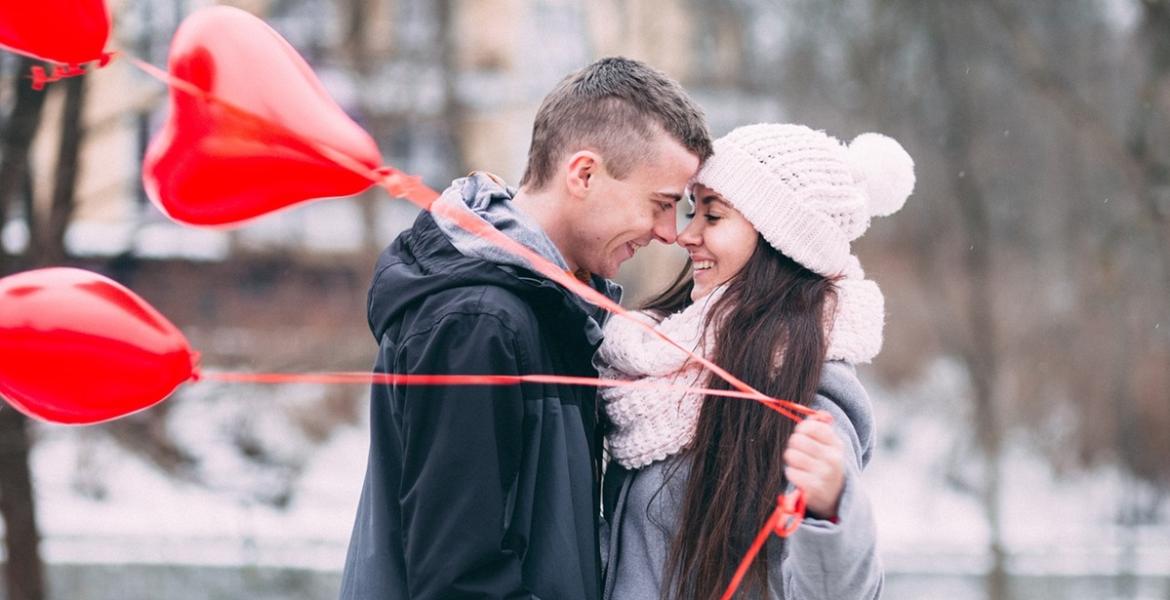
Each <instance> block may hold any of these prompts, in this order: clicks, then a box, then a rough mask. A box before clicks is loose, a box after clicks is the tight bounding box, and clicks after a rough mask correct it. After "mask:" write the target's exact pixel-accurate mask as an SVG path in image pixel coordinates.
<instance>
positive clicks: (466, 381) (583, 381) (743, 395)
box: [192, 371, 801, 421]
mask: <svg viewBox="0 0 1170 600" xmlns="http://www.w3.org/2000/svg"><path fill="white" fill-rule="evenodd" d="M192 379H195V380H207V381H218V382H223V383H263V384H277V383H322V384H352V383H360V384H381V385H424V386H426V385H436V386H446V385H516V384H518V383H549V384H558V385H583V386H590V387H599V388H601V387H623V388H640V389H656V390H669V391H672V392H680V393H688V394H703V395H708V396H719V397H723V398H739V399H744V400H754V401H757V402H764V403H766V404H769V405H772V406H773V407H774V408H775V410H777V411H779V412H782V413H783V414H785V415H786V416H788V417H789V418H790V419H793V420H797V421H799V420H800V418H801V417H800V416H799V415H796V414H794V413H791V412H789V411H788V409H787V405H788V404H790V403H788V402H785V401H784V400H778V399H776V398H767V399H766V400H760V399H759V398H756V397H755V396H754V395H752V394H749V393H747V392H740V391H736V390H716V389H710V388H701V387H693V386H687V385H672V384H661V383H653V382H650V381H646V380H641V379H604V378H598V377H576V376H570V375H451V374H441V375H425V374H418V373H370V372H366V371H351V372H335V373H235V372H224V371H202V372H199V373H197V374H195V375H194V376H193V377H192Z"/></svg>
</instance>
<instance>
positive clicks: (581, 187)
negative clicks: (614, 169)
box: [565, 150, 602, 198]
mask: <svg viewBox="0 0 1170 600" xmlns="http://www.w3.org/2000/svg"><path fill="white" fill-rule="evenodd" d="M565 168H566V170H567V177H566V181H565V183H566V187H568V189H569V193H570V194H571V195H572V196H574V197H576V198H584V197H585V196H586V195H588V194H589V190H590V189H591V188H592V186H593V183H594V180H593V177H594V176H596V175H597V174H598V173H600V172H601V169H602V166H601V157H600V156H598V154H597V153H596V152H593V151H592V150H578V151H577V152H574V153H573V154H572V156H570V157H569V159H568V161H566V163H565Z"/></svg>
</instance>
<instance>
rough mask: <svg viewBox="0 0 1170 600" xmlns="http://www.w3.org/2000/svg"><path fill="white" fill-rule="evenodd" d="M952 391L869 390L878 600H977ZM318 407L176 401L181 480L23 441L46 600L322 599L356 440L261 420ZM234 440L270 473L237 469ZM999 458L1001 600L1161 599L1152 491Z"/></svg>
mask: <svg viewBox="0 0 1170 600" xmlns="http://www.w3.org/2000/svg"><path fill="white" fill-rule="evenodd" d="M962 381H963V378H962V377H960V376H959V372H958V370H957V367H956V365H954V364H949V363H947V362H945V361H939V362H938V363H937V364H935V365H934V366H933V367H932V368H931V369H930V371H929V372H928V375H927V376H926V377H924V378H923V380H922V381H920V382H918V383H916V384H915V385H913V386H907V387H905V388H902V389H898V390H886V389H881V388H880V387H878V386H875V385H873V384H872V383H871V384H870V385H869V388H870V391H871V394H872V396H873V397H874V401H875V407H876V410H877V414H878V423H879V427H880V429H879V446H878V449H877V451H876V452H875V456H874V459H873V461H872V462H871V464H870V466H869V468H868V470H867V472H866V473H865V481H866V485H867V486H868V490H869V493H870V495H871V499H872V501H873V503H874V505H875V509H876V515H877V522H878V527H879V533H880V545H881V554H882V558H883V561H884V563H885V565H886V568H887V597H889V598H907V599H911V598H922V599H928V598H944V597H945V598H971V599H975V598H982V597H983V595H982V592H981V590H982V587H981V585H982V583H981V580H980V575H981V574H982V573H984V571H985V570H986V568H987V565H988V559H987V556H986V554H985V553H986V550H985V549H986V545H987V531H986V526H985V523H984V520H983V517H982V513H981V510H980V507H979V504H978V501H977V499H976V498H975V497H974V495H973V493H972V491H971V488H972V487H973V485H972V484H970V483H969V482H967V483H965V482H964V480H965V479H968V478H972V477H978V474H977V473H972V472H971V470H970V468H969V467H970V465H971V464H972V463H973V461H970V460H968V458H967V455H969V454H970V453H972V452H973V450H972V448H971V446H970V442H969V440H967V439H965V438H964V436H963V435H961V433H959V432H962V431H964V429H965V428H966V426H965V425H964V423H963V421H962V418H963V417H962V415H963V409H962V407H961V406H959V404H960V403H959V402H958V401H957V400H955V398H958V397H960V396H961V395H962V393H963V390H962V388H961V384H960V382H962ZM323 392H324V390H322V389H320V388H318V387H316V386H301V385H298V386H286V387H283V388H279V389H271V388H258V387H250V386H223V385H214V384H206V383H204V384H195V385H192V386H190V388H189V389H188V390H186V391H185V393H184V394H182V395H181V397H179V398H176V399H175V400H174V402H175V405H176V406H174V407H172V408H171V410H170V412H169V413H168V416H167V424H168V429H169V431H170V433H171V434H172V435H173V436H174V439H175V440H176V441H177V443H178V444H179V445H180V446H181V447H182V448H184V449H186V450H188V451H191V452H193V453H196V455H197V458H198V464H199V467H198V473H197V474H194V475H192V476H191V477H188V478H182V477H180V478H176V477H174V476H172V475H168V474H166V473H163V472H162V471H161V470H159V469H158V468H157V467H155V466H153V465H152V464H150V463H148V462H145V461H144V459H143V458H142V457H141V455H140V454H134V453H130V452H128V451H126V450H125V449H124V448H123V447H122V446H120V445H118V444H117V443H115V442H114V441H113V440H112V439H110V438H109V437H108V436H106V435H104V434H103V433H101V432H100V430H96V429H92V428H68V427H59V426H47V425H38V426H37V427H36V429H35V435H36V438H37V444H36V445H35V446H34V448H35V449H34V454H33V468H34V473H35V478H36V481H35V484H36V490H37V509H38V518H39V520H40V526H41V528H42V532H43V535H44V537H45V540H44V544H43V553H44V557H45V558H46V560H47V561H48V562H49V563H50V589H51V590H52V593H53V594H54V596H53V597H55V598H72V599H76V600H98V599H103V600H104V599H107V598H109V599H114V598H118V599H133V598H143V599H146V598H176V599H184V598H240V597H250V598H306V599H307V598H332V597H334V596H335V595H336V593H337V585H338V581H339V572H340V569H341V566H342V564H343V562H344V557H345V549H346V544H347V542H348V537H349V532H350V527H351V526H352V521H353V517H354V512H355V509H356V506H357V499H358V494H359V491H360V488H361V482H362V477H363V474H364V469H365V462H366V450H367V447H368V442H369V436H368V432H367V429H366V427H367V426H366V424H365V423H364V422H361V423H358V424H354V425H349V426H343V427H338V428H336V429H335V430H334V431H333V433H332V434H331V435H330V436H329V437H328V438H326V439H324V440H321V441H313V440H310V439H307V438H306V437H305V434H304V432H303V431H302V429H301V428H299V427H297V426H294V425H293V424H291V423H290V422H289V420H288V417H287V414H288V411H287V410H277V409H278V408H284V409H287V408H289V407H290V406H294V405H296V404H297V403H298V402H304V401H305V399H306V398H311V397H313V396H315V395H319V394H321V393H323ZM354 394H355V395H359V396H361V397H362V398H363V399H364V397H365V392H364V390H361V389H354ZM907 407H927V408H929V409H930V410H920V411H918V412H908V411H907V410H906V409H907ZM242 423H243V424H246V427H248V428H249V430H250V431H251V435H254V436H256V438H257V439H256V443H257V444H260V445H262V446H263V447H264V448H265V451H266V455H267V456H270V457H274V458H273V459H271V460H270V463H271V464H267V465H266V464H262V463H257V462H256V461H255V460H253V459H251V458H249V457H247V456H245V455H242V454H241V453H240V451H239V446H238V444H236V443H235V442H234V440H235V438H236V436H237V435H238V430H239V428H240V427H241V426H242V425H241V424H242ZM1005 454H1006V456H1005V458H1004V473H1005V482H1004V486H1005V488H1004V491H1003V494H1004V498H1003V508H1004V513H1003V520H1004V530H1005V532H1006V540H1005V541H1006V543H1007V545H1008V550H1009V553H1010V556H1011V560H1010V562H1009V566H1010V571H1011V573H1012V581H1013V586H1015V589H1016V590H1018V591H1017V595H1018V597H1021V598H1037V599H1043V598H1089V597H1092V598H1119V599H1120V598H1149V599H1155V598H1157V599H1163V600H1164V599H1165V598H1167V597H1170V527H1167V526H1166V525H1165V524H1160V525H1124V524H1123V523H1122V522H1121V520H1120V518H1119V507H1121V506H1125V505H1126V504H1127V502H1126V501H1125V497H1126V496H1127V495H1131V494H1143V493H1149V494H1152V493H1153V492H1152V491H1151V490H1143V489H1141V487H1140V486H1138V487H1134V484H1132V483H1131V482H1129V480H1127V479H1126V478H1125V477H1123V476H1121V475H1120V474H1118V473H1116V472H1113V471H1110V470H1101V471H1094V472H1083V473H1078V474H1076V475H1072V476H1057V475H1056V474H1054V473H1053V471H1052V469H1051V468H1050V467H1048V466H1047V462H1046V461H1044V460H1042V459H1040V458H1039V457H1037V456H1035V455H1033V454H1031V453H1030V452H1029V451H1028V449H1027V448H1026V446H1024V445H1022V444H1012V445H1010V447H1009V450H1008V451H1007V452H1006V453H1005ZM184 479H187V480H186V481H184ZM1162 508H1163V507H1162V506H1161V505H1160V504H1159V510H1162Z"/></svg>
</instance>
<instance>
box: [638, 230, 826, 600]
mask: <svg viewBox="0 0 1170 600" xmlns="http://www.w3.org/2000/svg"><path fill="white" fill-rule="evenodd" d="M689 267H690V264H689V263H688V264H687V268H686V269H684V272H683V274H682V275H680V276H679V278H678V279H677V280H676V281H675V283H674V284H673V285H672V286H671V287H670V288H668V289H667V290H666V291H665V292H663V293H662V294H660V295H659V296H657V297H655V298H652V299H651V300H649V301H648V302H647V303H646V304H645V306H643V310H646V311H648V312H650V313H651V314H654V315H656V316H657V317H658V318H662V317H664V316H665V315H668V314H670V313H673V312H676V311H678V310H681V309H683V308H685V307H686V306H687V305H689V304H690V303H691V300H690V291H691V286H692V283H691V280H690V277H689V273H688V272H687V271H688V270H689ZM834 299H835V290H834V287H833V282H832V280H830V279H828V278H826V277H822V276H821V275H818V274H816V273H814V272H812V271H810V270H808V269H806V268H804V267H802V266H801V265H800V264H798V263H796V262H795V261H793V260H792V259H790V258H788V257H787V256H784V255H783V254H781V253H780V252H777V251H776V250H775V249H773V248H772V246H771V245H769V244H768V243H767V242H766V241H764V239H763V238H762V237H759V238H758V239H757V242H756V249H755V252H754V253H753V254H752V257H751V258H750V259H749V260H748V262H747V264H746V265H744V268H743V269H742V270H741V271H740V272H739V273H738V274H737V275H736V276H735V277H734V278H732V280H731V281H730V282H729V283H728V286H727V290H726V291H725V292H724V294H723V297H721V298H720V299H719V300H718V302H717V303H716V304H715V305H714V306H713V307H712V309H711V311H710V312H709V314H708V317H707V320H706V322H705V323H704V327H706V328H710V327H715V335H714V347H713V348H711V349H710V353H709V354H708V355H707V356H708V358H710V359H711V360H713V361H714V362H715V364H717V365H719V366H721V367H723V368H725V369H727V370H728V371H730V372H731V373H732V374H734V375H735V376H736V377H739V378H740V379H742V380H743V381H745V382H747V383H748V384H750V385H751V386H752V387H754V388H756V389H757V390H759V391H761V392H763V393H764V394H767V395H768V396H771V397H773V398H782V399H785V400H789V401H791V402H797V403H799V404H802V405H805V406H808V405H809V404H810V403H811V402H812V399H813V398H814V397H815V395H816V391H817V383H818V382H819V380H820V377H821V368H822V366H823V364H824V360H825V354H826V352H827V349H828V342H827V339H826V336H825V330H824V324H825V323H826V311H827V310H832V305H833V300H834ZM708 385H709V386H710V387H711V388H714V389H729V387H730V386H728V384H727V382H725V381H723V380H722V379H720V378H719V377H714V376H712V377H711V378H710V380H709V382H708ZM793 427H794V423H793V422H792V421H791V420H789V419H785V418H784V417H782V416H780V415H778V414H776V413H774V412H773V411H771V410H769V409H768V408H766V407H764V406H761V405H760V404H759V403H756V402H750V401H739V400H726V399H722V398H716V397H710V398H707V399H705V401H704V402H703V407H702V409H701V411H700V413H699V423H698V429H697V431H696V433H695V439H694V442H693V443H692V444H691V445H690V446H689V447H688V448H687V449H686V450H685V451H684V454H683V455H682V456H681V460H683V461H689V462H690V476H689V477H688V479H687V482H686V488H685V492H684V494H683V497H682V504H681V511H680V513H679V517H678V524H677V529H676V531H675V534H674V538H673V540H672V542H671V546H670V549H669V552H668V555H667V563H666V570H665V573H667V576H668V583H667V584H666V585H664V586H663V596H664V598H677V599H684V598H685V599H695V600H708V599H717V598H719V597H720V595H721V594H722V592H723V589H724V588H725V587H726V586H727V584H728V582H729V581H730V580H731V576H732V574H733V573H734V571H735V568H736V566H738V564H739V560H740V559H741V558H742V556H743V554H744V553H745V552H746V551H747V548H748V546H749V545H750V544H751V541H752V539H753V538H754V537H755V534H756V533H757V531H758V530H759V528H760V526H761V524H763V523H764V521H765V520H766V519H767V518H768V516H769V515H770V514H771V513H772V511H773V510H774V509H775V507H776V496H777V495H778V494H779V493H781V492H783V491H784V488H785V485H786V484H787V480H786V478H785V477H784V472H783V462H782V459H781V455H782V454H783V451H784V447H785V445H786V443H787V441H788V436H790V435H791V434H792V429H793ZM767 559H768V556H767V547H766V546H765V548H764V549H763V551H762V552H761V554H760V556H759V558H758V559H757V560H756V561H755V563H754V564H753V565H752V567H751V569H750V570H749V571H748V575H747V577H746V578H745V579H744V582H743V584H742V586H741V588H740V590H741V593H742V594H745V595H746V596H747V597H763V596H766V594H767V591H768V579H767V567H766V565H767Z"/></svg>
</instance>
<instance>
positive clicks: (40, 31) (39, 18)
mask: <svg viewBox="0 0 1170 600" xmlns="http://www.w3.org/2000/svg"><path fill="white" fill-rule="evenodd" d="M109 37H110V14H109V11H107V10H106V5H105V2H103V1H102V0H6V1H5V2H3V3H0V47H4V48H7V49H9V50H11V51H13V52H16V53H18V54H23V55H25V56H29V57H32V58H38V59H41V60H44V61H47V62H50V63H53V66H51V67H50V68H49V69H47V70H46V69H45V68H44V67H40V66H37V67H33V68H32V73H31V76H32V85H33V89H37V90H40V89H44V87H45V84H47V83H50V82H53V81H58V80H61V79H64V78H66V77H76V76H78V75H83V74H85V72H86V71H85V69H83V68H82V67H81V65H83V64H85V63H90V62H97V63H98V66H99V67H104V66H106V65H107V64H109V62H110V59H111V58H112V57H113V53H111V52H107V51H106V50H105V48H106V42H107V41H108V40H109Z"/></svg>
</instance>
